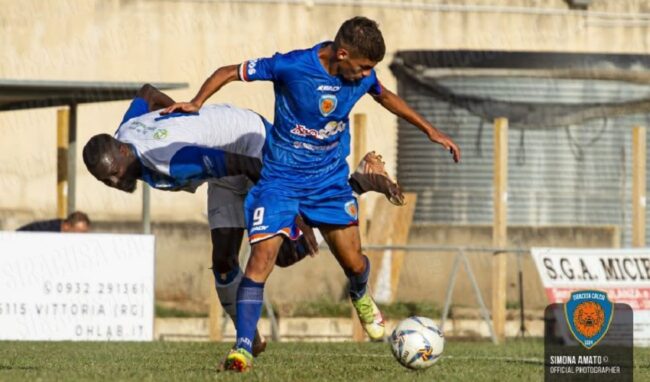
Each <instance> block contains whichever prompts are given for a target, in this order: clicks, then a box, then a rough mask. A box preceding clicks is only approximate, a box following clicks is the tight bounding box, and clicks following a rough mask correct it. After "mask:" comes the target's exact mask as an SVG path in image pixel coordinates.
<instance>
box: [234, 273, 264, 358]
mask: <svg viewBox="0 0 650 382" xmlns="http://www.w3.org/2000/svg"><path fill="white" fill-rule="evenodd" d="M263 302H264V283H257V282H255V281H253V280H251V279H249V278H248V277H246V276H244V277H243V278H242V280H241V283H240V284H239V289H238V290H237V322H236V328H237V342H236V343H235V347H236V348H242V349H245V350H246V351H248V352H249V353H253V338H254V337H255V330H256V329H257V321H259V319H260V315H261V314H262V304H263Z"/></svg>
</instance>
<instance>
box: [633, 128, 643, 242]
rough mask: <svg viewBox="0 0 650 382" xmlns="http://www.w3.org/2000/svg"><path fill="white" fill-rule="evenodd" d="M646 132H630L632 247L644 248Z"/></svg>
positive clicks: (635, 129) (639, 129) (638, 129)
mask: <svg viewBox="0 0 650 382" xmlns="http://www.w3.org/2000/svg"><path fill="white" fill-rule="evenodd" d="M645 170H646V131H645V127H642V126H635V127H634V130H632V245H633V246H634V247H645V204H646V199H645V194H646V192H645V188H646V176H645Z"/></svg>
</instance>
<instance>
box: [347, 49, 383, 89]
mask: <svg viewBox="0 0 650 382" xmlns="http://www.w3.org/2000/svg"><path fill="white" fill-rule="evenodd" d="M341 57H342V59H340V60H339V75H340V76H341V77H343V79H345V80H346V81H352V82H353V81H359V80H361V79H362V78H364V77H368V76H369V75H370V73H372V69H373V68H374V67H375V66H376V65H377V63H376V62H374V61H371V60H369V59H367V58H365V57H357V56H355V55H351V54H349V53H346V54H345V55H343V56H340V55H339V58H341Z"/></svg>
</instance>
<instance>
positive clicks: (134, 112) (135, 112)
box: [120, 97, 149, 126]
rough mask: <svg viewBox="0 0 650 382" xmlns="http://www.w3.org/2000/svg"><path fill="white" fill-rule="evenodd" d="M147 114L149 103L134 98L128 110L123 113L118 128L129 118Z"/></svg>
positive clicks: (142, 99)
mask: <svg viewBox="0 0 650 382" xmlns="http://www.w3.org/2000/svg"><path fill="white" fill-rule="evenodd" d="M148 112H149V103H148V102H147V101H145V100H144V98H140V97H135V98H134V99H133V101H131V105H129V109H128V110H127V111H126V113H124V118H122V122H120V126H122V124H124V122H126V121H128V120H129V119H131V118H135V117H139V116H141V115H143V114H147V113H148Z"/></svg>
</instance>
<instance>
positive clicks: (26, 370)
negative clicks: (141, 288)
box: [0, 340, 650, 382]
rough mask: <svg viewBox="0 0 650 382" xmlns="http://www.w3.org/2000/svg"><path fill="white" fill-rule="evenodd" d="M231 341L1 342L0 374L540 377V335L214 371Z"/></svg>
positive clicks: (325, 347)
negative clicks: (406, 355)
mask: <svg viewBox="0 0 650 382" xmlns="http://www.w3.org/2000/svg"><path fill="white" fill-rule="evenodd" d="M229 346H230V344H227V343H218V344H213V343H204V342H201V343H179V342H152V343H97V342H90V343H88V342H81V343H80V342H75V343H73V342H0V380H1V381H23V380H24V381H27V380H28V381H34V380H43V381H50V380H58V381H77V380H104V381H118V380H121V381H139V382H142V381H214V380H218V381H221V380H223V381H240V380H246V381H249V380H254V381H354V382H359V381H373V382H377V381H433V380H439V381H472V382H475V381H499V382H504V381H526V382H531V381H542V380H543V379H544V377H543V364H542V362H543V361H542V360H543V353H544V348H543V344H542V341H541V340H522V341H510V342H508V344H507V345H506V346H494V345H492V344H491V343H486V342H457V341H453V340H452V341H448V342H447V344H446V348H445V353H444V357H443V358H442V359H441V360H439V361H438V363H436V364H435V365H434V366H433V367H431V368H429V369H427V370H424V371H419V372H415V371H411V370H407V369H405V368H403V367H402V366H400V365H399V364H398V363H397V361H395V360H394V359H393V357H392V355H391V353H390V349H389V347H388V345H387V344H377V343H361V344H356V343H270V344H269V347H268V348H267V351H266V352H265V353H263V354H262V355H261V356H260V357H259V358H258V359H257V360H256V363H255V368H254V370H253V371H252V372H250V373H247V374H245V375H239V374H234V373H216V372H214V366H215V365H216V364H217V362H218V361H219V360H220V359H221V358H222V357H223V356H224V355H225V353H226V352H227V350H228V348H229ZM634 374H635V380H637V381H647V380H650V349H639V348H636V349H635V373H634Z"/></svg>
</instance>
